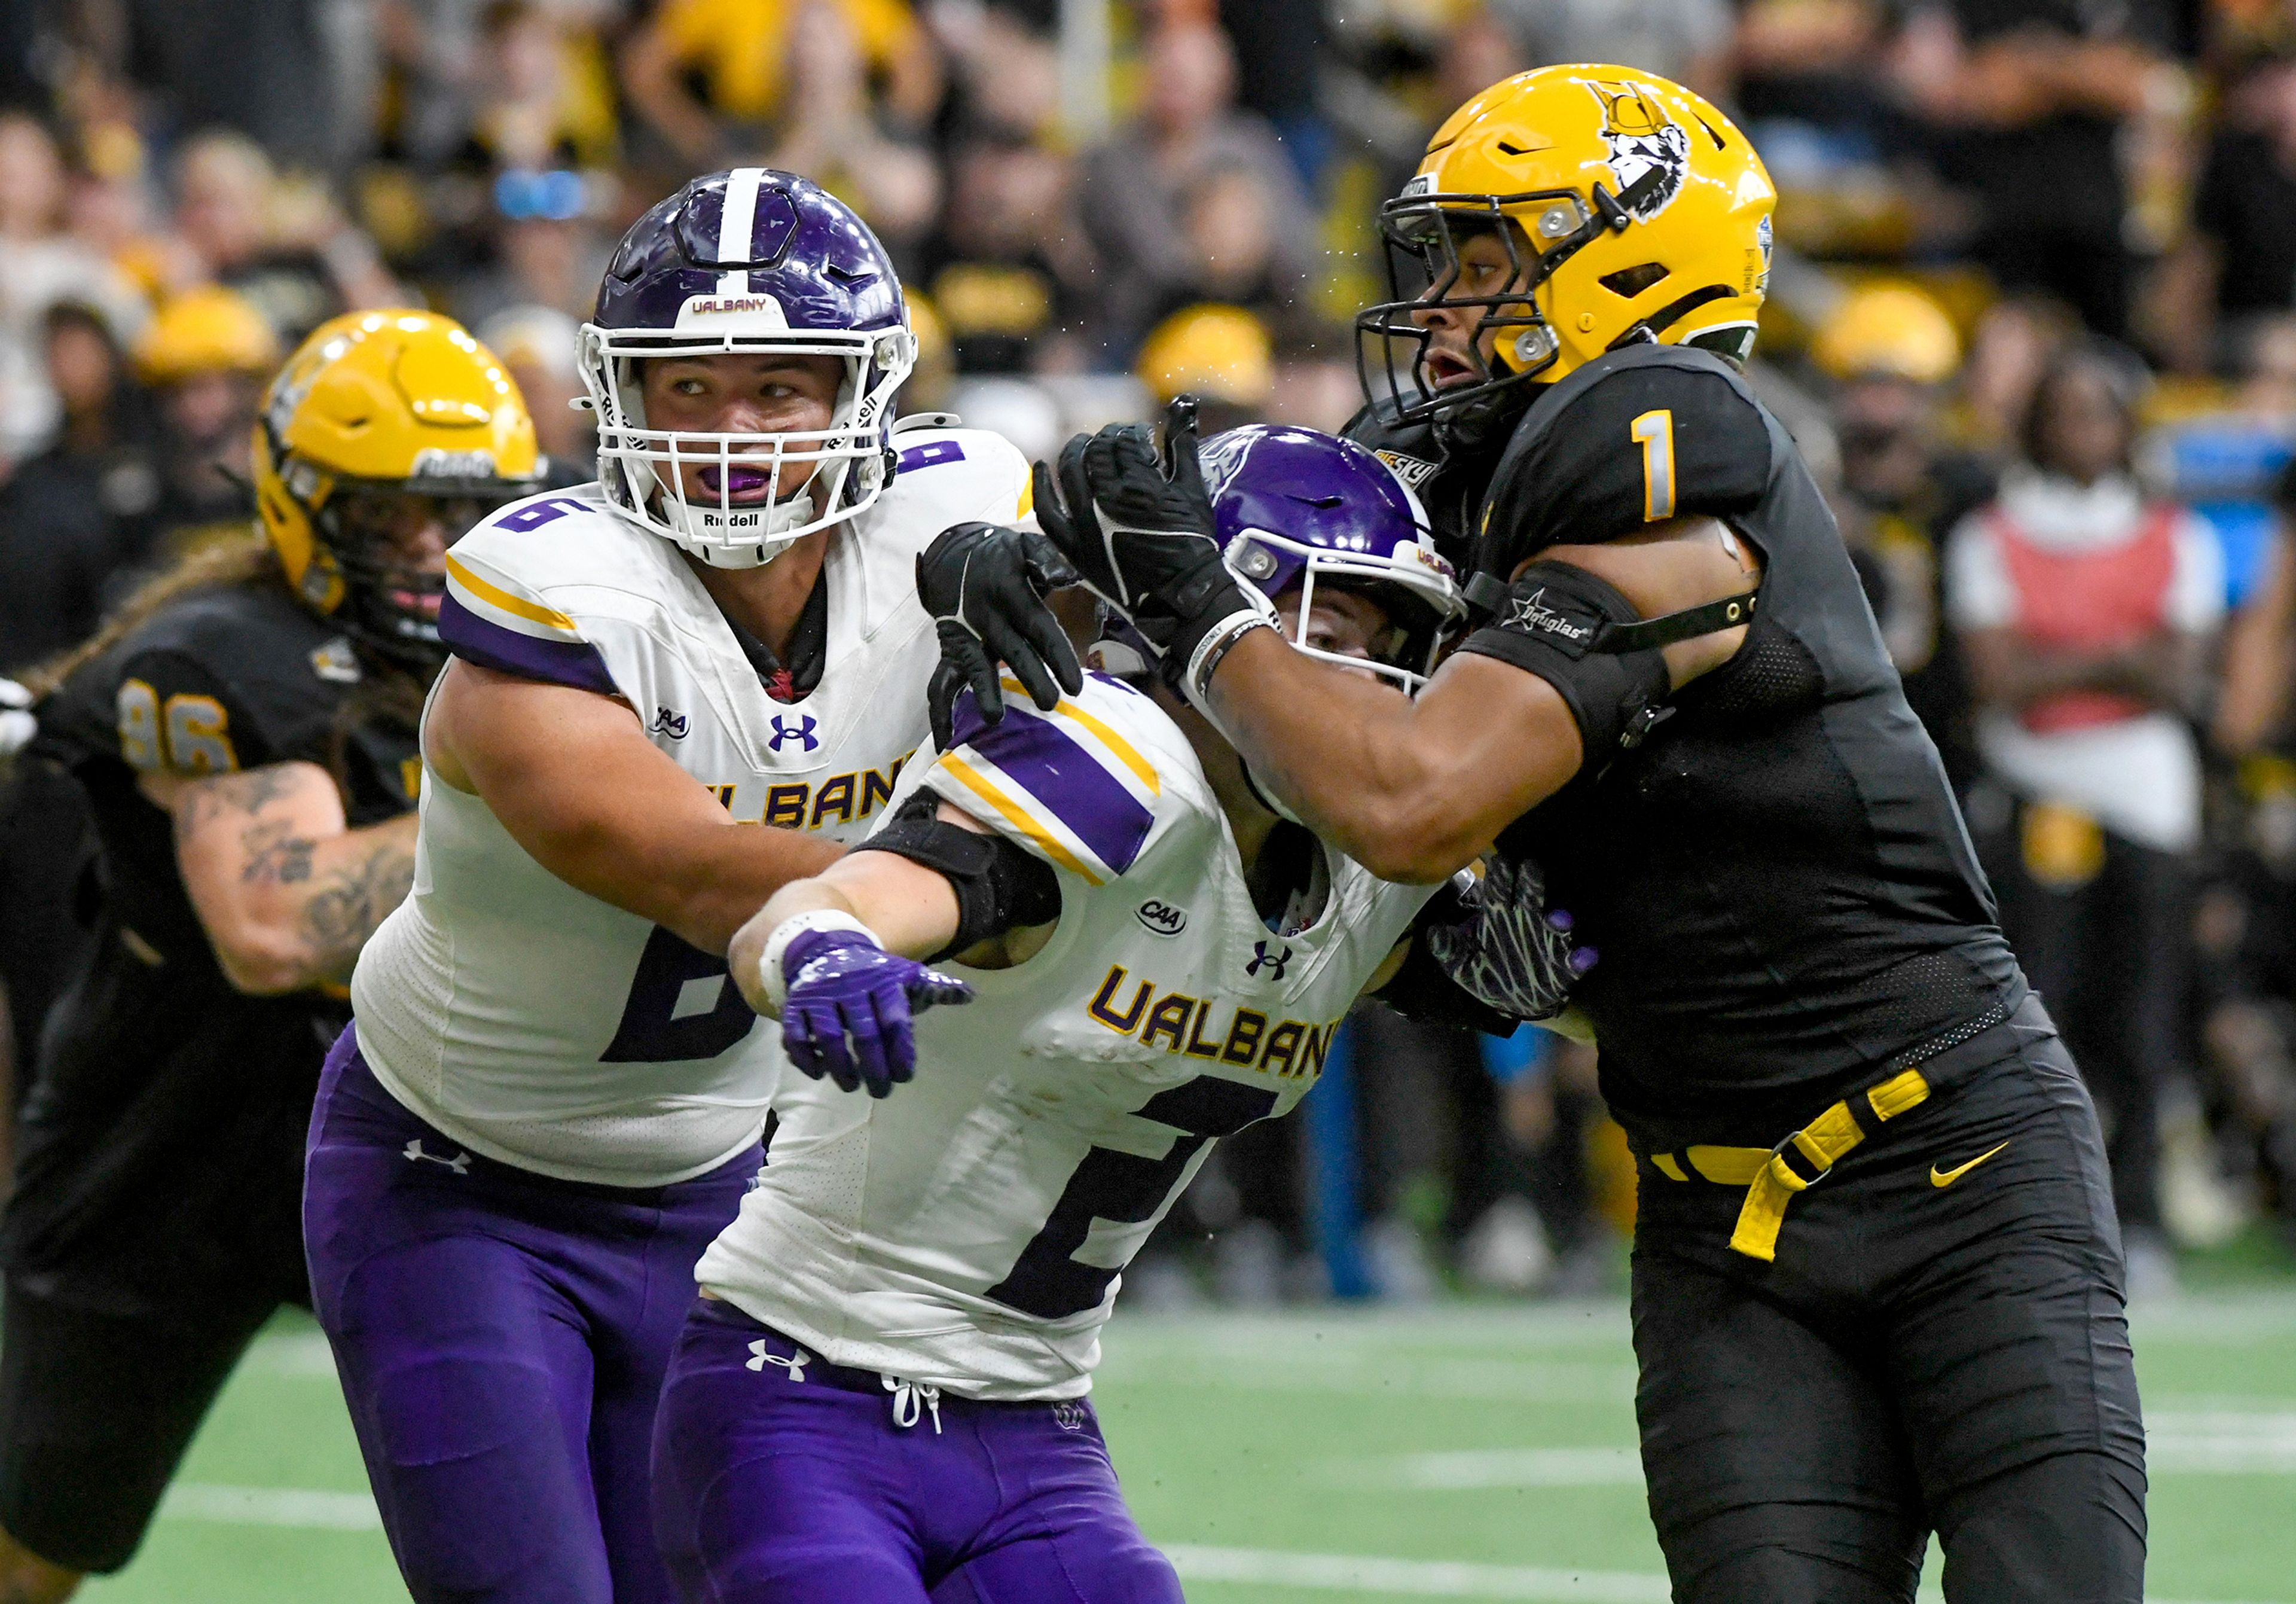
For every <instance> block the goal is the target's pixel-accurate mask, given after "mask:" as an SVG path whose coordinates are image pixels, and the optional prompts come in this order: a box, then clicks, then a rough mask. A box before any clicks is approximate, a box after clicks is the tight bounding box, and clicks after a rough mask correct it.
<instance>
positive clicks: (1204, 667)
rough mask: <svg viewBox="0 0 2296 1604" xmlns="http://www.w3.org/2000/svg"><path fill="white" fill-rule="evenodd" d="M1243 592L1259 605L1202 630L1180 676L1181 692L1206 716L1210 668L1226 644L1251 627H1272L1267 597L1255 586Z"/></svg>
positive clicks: (1223, 654) (1216, 663)
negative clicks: (1254, 588) (1202, 632)
mask: <svg viewBox="0 0 2296 1604" xmlns="http://www.w3.org/2000/svg"><path fill="white" fill-rule="evenodd" d="M1245 594H1246V595H1248V596H1251V598H1252V599H1253V600H1254V601H1257V602H1258V603H1259V606H1257V607H1246V608H1242V609H1241V610H1239V611H1237V612H1234V613H1229V614H1228V615H1227V616H1226V618H1224V619H1222V620H1220V621H1219V622H1218V623H1216V624H1214V625H1213V626H1212V627H1211V628H1210V629H1207V630H1206V631H1204V634H1203V637H1201V639H1199V640H1198V641H1197V642H1196V649H1195V650H1194V651H1193V652H1191V653H1189V654H1188V667H1187V671H1186V672H1185V673H1184V674H1182V675H1181V676H1180V690H1181V692H1182V694H1183V695H1185V696H1186V697H1187V699H1188V700H1189V701H1190V702H1192V703H1194V704H1195V707H1196V711H1197V712H1200V713H1202V714H1204V715H1205V716H1206V717H1207V718H1209V717H1210V714H1211V707H1210V703H1211V687H1210V683H1209V682H1210V679H1211V677H1212V670H1215V669H1217V668H1218V667H1219V665H1220V659H1222V658H1223V657H1226V655H1227V654H1228V648H1229V647H1231V646H1234V645H1235V643H1236V642H1237V641H1239V640H1241V639H1242V638H1243V637H1245V636H1246V635H1249V634H1251V631H1252V630H1254V629H1275V608H1274V607H1272V606H1270V605H1268V603H1267V598H1266V597H1265V596H1261V595H1260V594H1259V592H1258V591H1257V590H1247V591H1246V592H1245Z"/></svg>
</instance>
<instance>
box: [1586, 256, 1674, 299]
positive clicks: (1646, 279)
mask: <svg viewBox="0 0 2296 1604" xmlns="http://www.w3.org/2000/svg"><path fill="white" fill-rule="evenodd" d="M1672 272H1673V269H1672V268H1670V267H1668V266H1666V264H1665V263H1663V262H1644V263H1643V264H1642V265H1641V266H1640V267H1621V268H1620V269H1619V270H1618V271H1617V272H1615V273H1605V274H1604V275H1603V276H1602V277H1601V278H1600V279H1598V280H1596V281H1595V282H1596V283H1598V284H1601V285H1602V286H1603V288H1604V289H1605V290H1608V291H1609V292H1611V294H1613V295H1620V296H1624V297H1625V298H1626V299H1627V300H1633V299H1634V298H1635V297H1636V296H1637V295H1639V294H1641V293H1642V292H1644V290H1647V289H1649V288H1650V287H1651V286H1652V284H1657V283H1659V282H1660V281H1661V280H1662V279H1664V278H1666V277H1668V276H1669V275H1670V274H1671V273H1672Z"/></svg>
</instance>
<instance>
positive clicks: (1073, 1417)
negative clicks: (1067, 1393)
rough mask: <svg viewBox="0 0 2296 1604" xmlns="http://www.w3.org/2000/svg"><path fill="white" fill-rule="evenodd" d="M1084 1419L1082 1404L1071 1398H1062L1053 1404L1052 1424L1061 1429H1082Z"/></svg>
mask: <svg viewBox="0 0 2296 1604" xmlns="http://www.w3.org/2000/svg"><path fill="white" fill-rule="evenodd" d="M1085 1419H1086V1417H1085V1412H1084V1405H1083V1404H1081V1403H1078V1402H1075V1401H1074V1400H1073V1399H1067V1398H1063V1399H1062V1400H1061V1401H1060V1402H1057V1403H1055V1404H1054V1405H1053V1424H1054V1425H1055V1426H1057V1427H1060V1428H1061V1429H1062V1431H1082V1430H1083V1429H1084V1423H1085Z"/></svg>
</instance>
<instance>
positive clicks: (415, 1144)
mask: <svg viewBox="0 0 2296 1604" xmlns="http://www.w3.org/2000/svg"><path fill="white" fill-rule="evenodd" d="M399 1156H401V1157H402V1158H406V1159H409V1160H413V1159H417V1158H419V1159H421V1160H422V1162H423V1163H424V1164H444V1165H446V1166H447V1168H448V1169H450V1170H452V1171H454V1172H455V1174H457V1175H467V1174H469V1173H470V1172H471V1156H470V1155H469V1154H467V1153H457V1154H455V1156H454V1157H452V1158H441V1157H439V1156H438V1155H437V1154H436V1153H425V1152H424V1151H423V1150H422V1138H421V1137H419V1136H418V1137H416V1138H415V1139H414V1140H413V1141H411V1142H409V1143H407V1144H406V1146H405V1147H402V1148H400V1149H399Z"/></svg>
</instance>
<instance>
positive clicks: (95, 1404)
mask: <svg viewBox="0 0 2296 1604" xmlns="http://www.w3.org/2000/svg"><path fill="white" fill-rule="evenodd" d="M254 465H255V470H256V472H255V486H254V488H255V492H256V501H257V510H258V514H259V522H260V525H261V532H260V533H259V534H258V533H255V532H253V531H250V535H249V537H248V538H247V539H245V540H243V541H241V542H237V543H234V544H233V545H230V546H227V547H219V548H215V549H211V550H209V551H208V552H206V553H204V554H203V555H200V556H196V557H193V558H191V559H188V560H187V561H186V562H185V563H183V564H182V565H180V566H179V567H178V568H176V570H174V571H173V572H169V573H167V574H164V575H162V576H160V578H159V579H157V580H153V581H152V585H151V586H150V587H149V588H146V590H145V591H144V592H143V593H142V594H141V595H139V596H136V597H135V598H133V599H131V600H130V601H129V602H128V603H127V605H126V606H125V608H124V609H123V611H122V613H121V614H120V615H119V617H118V618H116V619H115V620H114V621H112V622H111V623H110V624H109V625H107V626H106V627H105V628H104V629H102V631H100V632H99V633H98V634H97V635H96V636H95V637H94V639H92V640H90V641H89V642H87V643H86V645H84V646H80V647H79V648H78V649H77V650H76V651H73V652H71V653H69V654H66V655H65V657H64V658H63V659H62V660H61V662H58V663H56V664H54V665H53V666H52V667H51V668H49V669H48V670H46V671H45V673H44V674H41V675H37V676H35V678H36V679H38V680H40V681H42V682H43V683H41V684H40V685H39V686H37V687H36V688H37V689H40V690H42V691H44V692H45V695H44V698H43V700H42V701H41V702H40V703H38V705H37V709H36V712H37V715H38V720H39V734H38V736H37V737H36V739H35V741H34V743H33V746H32V748H31V752H32V755H33V756H34V758H35V759H39V758H45V760H46V761H50V762H53V763H54V764H56V765H58V766H60V767H61V768H62V769H66V770H68V771H69V772H70V774H71V775H72V776H73V777H75V778H76V779H77V780H78V783H79V785H80V786H82V788H83V789H84V790H85V792H86V795H87V798H88V802H89V805H90V809H91V811H92V813H93V816H94V820H95V827H96V835H97V837H98V842H99V845H100V859H99V861H98V863H97V865H96V873H95V875H94V879H93V883H92V884H91V886H90V891H89V894H90V897H91V900H92V901H94V905H95V913H94V919H95V926H96V928H95V933H94V950H93V951H92V953H91V954H90V956H89V958H88V959H87V961H86V964H85V965H84V967H82V969H81V970H80V972H79V974H78V976H77V977H76V978H75V980H74V981H73V983H72V984H71V986H70V989H69V990H68V991H66V993H65V995H64V996H63V998H62V999H61V1001H59V1003H58V1004H57V1005H56V1009H55V1012H54V1014H53V1016H51V1018H50V1020H49V1024H48V1029H47V1032H46V1037H45V1048H44V1051H43V1053H42V1057H41V1062H40V1065H39V1066H38V1071H37V1079H36V1081H35V1082H34V1084H33V1087H32V1090H31V1091H30V1094H29V1099H28V1101H27V1103H26V1105H25V1107H24V1111H23V1117H22V1124H21V1129H20V1134H19V1145H18V1156H17V1169H16V1183H15V1190H14V1192H13V1194H12V1197H10V1198H9V1200H8V1204H7V1209H6V1213H5V1216H4V1220H0V1268H4V1271H5V1275H6V1304H5V1312H4V1320H0V1600H4V1601H6V1604H53V1601H54V1600H61V1599H63V1598H65V1597H67V1596H68V1595H70V1593H71V1592H73V1590H74V1589H75V1588H77V1587H78V1583H79V1580H80V1577H81V1576H82V1575H85V1574H86V1573H89V1572H105V1571H111V1570H116V1569H118V1568H119V1567H121V1566H122V1565H125V1564H126V1563H127V1560H128V1559H129V1557H130V1556H131V1555H133V1554H134V1552H135V1548H136V1546H137V1544H138V1543H139V1542H141V1541H142V1539H143V1533H144V1530H145V1528H146V1527H147V1526H149V1524H150V1522H151V1519H152V1513H153V1511H154V1509H156V1508H157V1507H158V1504H159V1501H160V1494H161V1493H163V1492H164V1491H165V1490H166V1487H167V1484H168V1478H169V1477H171V1476H172V1475H173V1474H174V1472H175V1468H176V1463H177V1461H178V1460H180V1459H181V1457H182V1455H183V1452H184V1448H185V1447H186V1446H187V1445H188V1444H189V1443H190V1441H191V1437H192V1434H193V1431H194V1430H195V1429H196V1428H197V1427H198V1425H199V1423H200V1420H201V1418H202V1417H203V1416H204V1415H205V1414H206V1412H207V1410H208V1406H209V1404H210V1403H211V1402H213V1401H214V1398H215V1394H216V1393H217V1389H218V1388H220V1387H221V1386H222V1385H223V1382H224V1380H225V1378H226V1377H227V1376H228V1375H229V1374H230V1372H231V1369H232V1367H233V1365H234V1363H235V1362H236V1361H237V1360H238V1358H239V1355H240V1353H242V1350H244V1348H245V1347H246V1345H247V1344H248V1341H249V1339H250V1338H251V1337H253V1336H254V1335H255V1333H256V1332H257V1330H258V1329H259V1328H261V1326H262V1325H263V1323H264V1322H265V1320H267V1319H269V1318H270V1316H271V1314H272V1313H273V1312H274V1311H275V1310H276V1309H277V1308H278V1307H279V1305H280V1304H283V1303H297V1304H308V1303H309V1301H310V1295H309V1292H308V1290H307V1287H308V1281H307V1275H306V1272H305V1270H304V1265H303V1248H302V1232H301V1222H300V1218H299V1208H300V1199H301V1196H302V1159H303V1139H304V1132H305V1127H306V1126H307V1123H308V1122H309V1119H310V1114H311V1100H312V1097H313V1093H314V1090H315V1089H316V1085H317V1081H318V1073H319V1065H320V1061H321V1059H322V1057H324V1054H325V1051H326V1048H327V1044H328V1043H329V1042H331V1041H333V1039H334V1037H335V1035H336V1033H337V1032H339V1031H340V1029H341V1028H342V1025H343V1023H344V1021H345V1020H346V1019H348V1016H349V1004H348V1000H347V999H346V994H345V992H344V991H343V989H342V986H341V983H342V982H343V981H344V980H345V979H346V978H347V977H348V975H349V973H350V967H351V963H352V961H353V959H355V958H357V955H358V950H359V948H360V946H361V945H362V944H363V943H364V942H365V940H366V938H367V936H368V935H369V934H372V933H373V930H374V928H375V926H376V925H378V924H380V923H381V920H382V918H383V917H384V916H385V915H387V914H388V913H389V911H390V910H391V909H393V908H395V907H396V906H398V902H399V901H400V899H402V898H403V897H404V896H405V895H406V891H407V888H408V886H409V884H411V882H412V880H413V876H414V813H413V812H412V809H413V807H414V794H413V792H414V784H415V779H414V777H415V776H416V775H417V774H418V773H419V772H420V769H419V766H418V761H417V759H416V755H415V746H414V721H415V718H416V716H417V714H418V712H419V710H420V706H421V702H422V694H423V691H424V690H425V688H426V687H428V685H429V683H430V679H431V678H432V677H433V675H434V674H435V673H436V671H437V670H438V667H439V664H440V663H441V662H444V661H445V659H444V655H443V653H442V652H441V650H440V649H439V645H438V630H437V627H436V615H437V612H438V606H439V596H440V595H441V593H442V590H443V584H444V581H443V577H442V576H443V574H444V572H445V555H446V548H447V545H448V544H449V543H450V542H452V541H453V540H454V539H455V538H456V537H458V536H459V535H460V534H461V533H462V532H463V531H464V530H465V529H467V528H469V527H470V525H471V523H473V522H476V521H477V520H478V518H479V517H480V516H482V515H483V514H485V513H486V512H487V511H489V510H491V509H492V508H493V507H494V506H497V505H499V504H500V503H501V502H502V501H504V500H505V499H507V498H510V497H512V496H515V495H521V494H524V493H525V491H526V490H527V489H529V488H530V487H531V486H532V485H533V484H534V483H535V482H537V480H536V475H537V456H536V451H535V440H534V425H533V423H532V421H531V420H530V419H529V416H528V415H527V411H526V407H525V404H524V402H523V401H521V399H520V398H519V395H518V391H517V390H516V387H515V386H514V385H512V383H511V382H510V381H509V379H508V378H507V376H506V375H505V374H504V373H503V371H502V369H501V367H500V365H499V364H498V363H496V360H495V359H494V358H493V357H492V356H491V355H489V354H488V352H487V350H485V348H484V347H482V346H480V344H479V343H478V342H477V341H474V340H472V339H471V336H470V335H469V334H467V333H464V332H463V330H462V329H461V328H460V327H459V326H457V325H455V324H454V323H452V322H450V321H448V320H447V319H446V318H443V317H434V316H432V315H431V314H430V313H427V312H405V311H392V312H363V313H353V314H350V315H348V316H346V317H340V318H337V319H335V320H334V321H332V322H331V323H329V324H327V325H324V326H322V327H321V328H320V329H318V330H317V331H316V332H315V333H313V334H312V335H311V337H310V339H309V340H308V341H306V342H305V344H304V346H303V347H302V349H301V350H299V351H298V352H297V353H296V354H295V355H294V356H293V357H291V358H289V360H288V363H287V365H286V366H285V367H284V368H283V370H282V371H281V373H280V374H279V375H278V377H277V378H276V379H275V380H274V381H273V382H272V385H271V390H270V393H269V397H268V399H267V401H266V407H265V410H264V414H263V416H262V417H261V419H260V420H259V421H258V424H257V425H256V429H255V443H254Z"/></svg>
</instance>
